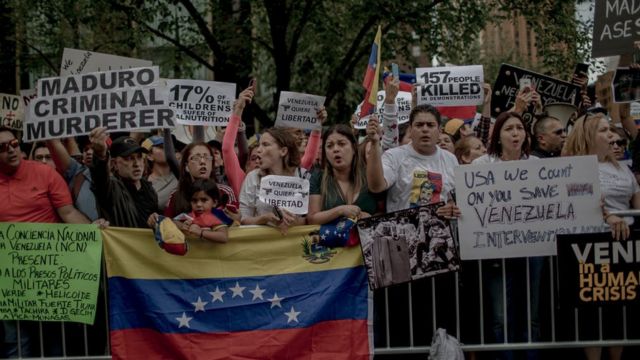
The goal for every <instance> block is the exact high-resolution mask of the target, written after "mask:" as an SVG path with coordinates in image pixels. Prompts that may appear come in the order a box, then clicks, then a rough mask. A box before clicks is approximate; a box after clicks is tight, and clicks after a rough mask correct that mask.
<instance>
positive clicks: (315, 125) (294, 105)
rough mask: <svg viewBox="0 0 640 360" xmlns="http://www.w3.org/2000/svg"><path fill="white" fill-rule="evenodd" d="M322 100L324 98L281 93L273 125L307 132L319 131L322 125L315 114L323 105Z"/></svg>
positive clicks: (288, 92)
mask: <svg viewBox="0 0 640 360" xmlns="http://www.w3.org/2000/svg"><path fill="white" fill-rule="evenodd" d="M324 100H325V97H324V96H318V95H310V94H301V93H295V92H291V91H281V92H280V102H279V103H278V114H277V116H276V124H275V125H276V126H282V127H292V128H298V129H308V130H318V129H320V128H321V127H322V124H320V121H319V120H318V115H317V113H318V110H319V109H320V108H321V107H322V106H323V105H324Z"/></svg>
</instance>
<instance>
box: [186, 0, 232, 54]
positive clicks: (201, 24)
mask: <svg viewBox="0 0 640 360" xmlns="http://www.w3.org/2000/svg"><path fill="white" fill-rule="evenodd" d="M178 1H179V2H180V3H181V4H182V6H184V8H185V9H186V10H187V12H188V13H189V15H190V16H191V18H192V19H193V21H195V23H196V26H197V27H198V30H200V34H202V37H204V40H205V41H206V43H207V46H209V48H210V49H211V51H213V56H215V57H216V59H218V60H222V61H223V60H224V59H225V58H226V56H225V54H224V52H223V51H222V47H220V44H219V43H218V41H217V40H216V38H215V37H214V36H213V33H212V32H211V30H210V29H209V27H208V26H207V22H206V21H205V20H204V19H203V18H202V15H200V12H199V11H198V9H196V8H195V6H193V3H191V1H190V0H178Z"/></svg>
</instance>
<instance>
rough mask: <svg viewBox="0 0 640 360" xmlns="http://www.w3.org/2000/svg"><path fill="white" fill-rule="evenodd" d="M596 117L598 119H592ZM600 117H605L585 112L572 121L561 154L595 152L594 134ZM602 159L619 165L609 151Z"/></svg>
mask: <svg viewBox="0 0 640 360" xmlns="http://www.w3.org/2000/svg"><path fill="white" fill-rule="evenodd" d="M595 119H597V120H598V121H594V120H595ZM600 119H606V118H605V117H604V115H603V114H600V113H598V114H589V113H587V114H585V115H583V116H581V117H579V118H578V119H577V120H576V121H575V122H574V123H573V128H572V129H571V132H570V133H569V136H567V140H566V141H565V143H564V147H563V148H562V156H580V155H593V154H595V147H596V135H597V133H598V123H599V122H600ZM604 160H605V161H607V162H610V163H612V164H613V165H615V166H616V167H619V165H618V161H616V159H615V158H614V157H613V154H611V153H609V154H607V155H605V157H604Z"/></svg>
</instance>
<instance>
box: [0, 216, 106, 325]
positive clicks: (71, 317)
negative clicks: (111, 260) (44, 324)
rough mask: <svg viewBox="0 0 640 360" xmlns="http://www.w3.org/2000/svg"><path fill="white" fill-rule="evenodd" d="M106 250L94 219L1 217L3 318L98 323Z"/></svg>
mask: <svg viewBox="0 0 640 360" xmlns="http://www.w3.org/2000/svg"><path fill="white" fill-rule="evenodd" d="M101 252H102V237H101V234H100V231H99V230H98V228H97V227H96V226H95V225H69V224H31V223H0V293H1V294H2V296H0V319H2V320H38V321H76V322H81V323H85V324H93V319H94V317H95V312H96V301H97V296H98V283H99V282H100V257H101Z"/></svg>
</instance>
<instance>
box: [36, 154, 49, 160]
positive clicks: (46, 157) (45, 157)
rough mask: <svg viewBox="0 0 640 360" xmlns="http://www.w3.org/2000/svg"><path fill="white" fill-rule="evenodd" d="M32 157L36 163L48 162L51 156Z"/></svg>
mask: <svg viewBox="0 0 640 360" xmlns="http://www.w3.org/2000/svg"><path fill="white" fill-rule="evenodd" d="M34 157H35V159H36V160H38V161H49V160H51V155H48V154H41V155H36V156H34Z"/></svg>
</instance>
